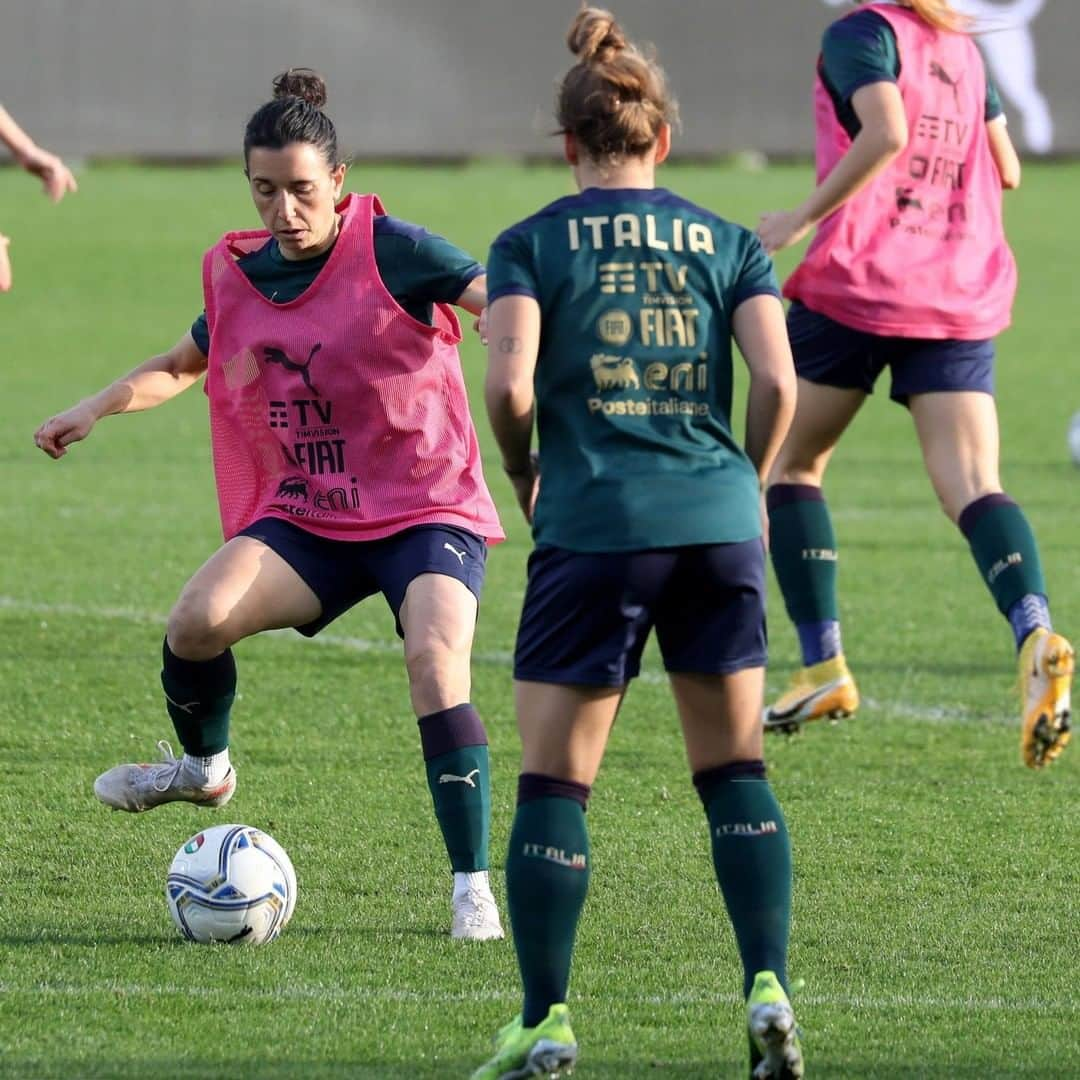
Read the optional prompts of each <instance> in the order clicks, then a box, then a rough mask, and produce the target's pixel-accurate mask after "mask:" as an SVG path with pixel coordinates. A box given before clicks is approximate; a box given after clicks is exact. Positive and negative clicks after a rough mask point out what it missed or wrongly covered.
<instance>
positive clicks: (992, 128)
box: [986, 116, 1020, 190]
mask: <svg viewBox="0 0 1080 1080" xmlns="http://www.w3.org/2000/svg"><path fill="white" fill-rule="evenodd" d="M986 134H987V137H988V138H989V140H990V156H991V157H992V158H993V159H994V164H995V165H996V166H997V171H998V176H1000V177H1001V186H1002V187H1003V188H1009V189H1010V190H1012V189H1015V188H1018V187H1019V186H1020V157H1019V155H1018V154H1017V153H1016V147H1015V146H1013V141H1012V138H1011V137H1010V136H1009V129H1008V127H1007V126H1006V123H1005V117H1004V116H995V117H994V119H993V120H989V121H987V124H986Z"/></svg>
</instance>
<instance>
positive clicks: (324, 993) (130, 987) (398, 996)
mask: <svg viewBox="0 0 1080 1080" xmlns="http://www.w3.org/2000/svg"><path fill="white" fill-rule="evenodd" d="M4 994H10V995H13V996H18V997H32V998H33V997H37V998H61V999H63V998H67V999H73V998H84V997H101V996H103V995H107V994H118V995H121V996H125V997H128V996H130V997H186V998H192V997H194V998H205V999H209V1000H213V999H216V998H226V997H227V998H229V999H230V1000H234V999H236V998H248V999H257V1000H258V999H265V1000H271V1001H282V1000H285V1001H385V1002H391V1003H393V1002H405V1003H417V1004H419V1003H429V1002H430V1003H434V1004H443V1003H451V1002H470V1001H472V1002H485V1001H516V1000H518V999H519V998H520V996H521V994H520V991H512V990H466V991H452V990H405V989H396V988H394V987H364V986H327V985H322V984H319V983H315V984H311V985H304V984H299V985H297V984H295V983H293V984H290V985H288V986H280V987H258V988H252V989H248V990H237V989H236V988H235V987H222V988H216V987H213V986H195V985H186V984H185V985H183V986H180V985H175V984H169V983H162V984H153V983H126V982H119V981H112V980H105V981H96V982H88V983H68V982H54V983H38V984H36V985H32V986H18V985H15V984H13V983H9V982H3V983H0V995H4ZM574 997H575V999H577V1000H579V1001H596V1002H604V1001H616V1002H623V1003H626V1004H630V1005H642V1006H669V1007H678V1006H682V1005H740V1004H741V1003H742V998H741V997H739V996H738V995H737V994H733V993H732V994H706V993H695V992H692V991H690V992H684V993H674V994H620V993H618V992H615V993H604V994H589V993H576V992H575V994H574ZM793 1000H794V1002H795V1004H796V1005H797V1006H799V1005H805V1006H807V1007H811V1008H815V1007H822V1008H842V1009H852V1010H856V1009H875V1010H898V1009H922V1010H928V1011H934V1012H938V1011H944V1012H956V1013H961V1012H991V1013H994V1012H997V1013H1042V1014H1045V1015H1047V1016H1054V1015H1061V1014H1062V1013H1080V998H1075V999H1066V1000H1064V1001H1049V1000H1046V999H1041V998H1004V997H986V998H980V997H941V996H937V995H928V996H926V997H922V996H919V995H916V994H881V995H874V996H868V995H861V994H856V995H845V994H839V995H833V994H808V993H797V994H796V996H795V998H794V999H793Z"/></svg>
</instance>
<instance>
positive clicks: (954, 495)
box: [908, 391, 1001, 521]
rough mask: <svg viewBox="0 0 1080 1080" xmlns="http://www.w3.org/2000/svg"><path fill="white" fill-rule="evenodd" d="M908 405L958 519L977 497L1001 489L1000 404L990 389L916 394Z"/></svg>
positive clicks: (933, 476)
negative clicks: (998, 417) (997, 404)
mask: <svg viewBox="0 0 1080 1080" xmlns="http://www.w3.org/2000/svg"><path fill="white" fill-rule="evenodd" d="M908 408H909V409H910V410H911V416H912V419H913V420H914V421H915V429H916V431H917V432H918V434H919V443H920V445H921V447H922V454H923V461H925V463H926V471H927V473H928V474H929V476H930V482H931V483H932V484H933V485H934V491H935V492H936V493H937V496H938V498H939V499H940V500H941V505H942V508H943V509H944V511H945V513H946V514H947V515H948V516H949V518H950V519H951V520H952V521H957V520H958V519H959V517H960V514H961V512H962V511H963V509H964V507H965V506H967V505H969V504H970V503H972V502H974V501H975V500H976V499H979V498H982V496H984V495H991V494H993V493H995V492H998V491H1000V490H1001V479H1000V475H999V470H998V454H999V444H1000V440H999V434H998V419H997V407H996V405H995V404H994V399H993V398H992V397H991V396H990V395H989V394H986V393H979V392H971V391H957V392H951V393H926V394H915V395H913V396H912V397H911V398H910V399H909V401H908Z"/></svg>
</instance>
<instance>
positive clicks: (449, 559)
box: [35, 69, 503, 940]
mask: <svg viewBox="0 0 1080 1080" xmlns="http://www.w3.org/2000/svg"><path fill="white" fill-rule="evenodd" d="M275 91H276V94H275V99H274V100H273V101H271V102H269V103H268V104H266V105H264V106H263V107H262V108H261V109H259V110H258V111H257V112H256V113H255V114H254V116H252V118H251V120H250V121H249V123H248V127H247V132H246V134H245V139H244V161H245V166H246V171H247V175H248V179H249V182H250V185H251V192H252V197H253V199H254V202H255V205H256V207H257V209H258V211H259V215H260V217H261V218H262V221H263V223H264V225H265V226H266V230H265V231H258V232H238V233H229V234H228V235H226V236H225V237H224V238H223V239H222V240H221V241H220V242H219V243H217V244H216V245H214V247H213V248H211V249H210V251H209V252H207V254H206V257H205V259H204V263H203V291H204V298H205V302H206V311H205V315H204V316H200V318H199V319H198V320H196V322H195V324H194V325H193V327H192V330H191V332H190V333H188V334H185V335H184V337H183V338H182V339H181V340H180V342H179V343H178V344H177V345H176V346H174V347H173V348H172V349H171V350H169V351H168V352H167V353H165V354H164V355H162V356H158V357H154V358H152V359H150V360H148V361H146V362H145V363H143V364H141V365H140V366H139V367H137V368H136V369H135V370H134V371H133V372H131V373H130V374H128V375H127V376H125V377H123V378H121V379H119V380H117V381H116V382H114V383H112V384H111V385H110V386H108V387H106V388H105V389H104V390H102V391H101V392H99V393H98V394H95V395H94V396H92V397H90V398H87V399H86V400H85V401H82V402H80V403H79V404H78V405H76V406H74V407H73V408H71V409H68V410H67V411H66V412H64V413H61V414H59V415H58V416H55V417H53V418H52V419H50V420H48V421H46V422H45V423H44V424H43V425H42V426H41V428H40V429H39V430H38V432H37V434H36V436H35V439H36V442H37V444H38V445H39V446H40V447H41V448H42V449H43V450H44V451H45V452H46V453H47V454H49V455H50V456H52V457H57V458H58V457H61V456H62V455H63V454H64V453H65V452H66V447H67V446H68V445H70V444H71V443H73V442H76V441H78V440H80V439H83V438H85V437H86V436H87V435H88V434H89V432H90V430H91V428H92V427H93V426H94V424H95V423H96V422H97V420H99V419H100V418H101V417H103V416H106V415H109V414H111V413H117V412H133V411H135V410H138V409H145V408H151V407H153V406H155V405H159V404H161V403H162V402H164V401H167V400H169V399H170V398H172V397H173V396H175V395H176V394H177V393H179V392H180V391H181V390H183V389H185V388H187V387H188V386H191V385H192V384H193V383H194V382H195V381H196V380H197V379H198V378H199V376H201V375H203V374H204V373H205V375H206V382H205V389H206V393H207V396H208V399H209V406H210V431H211V439H212V445H213V458H214V476H215V480H216V484H217V493H218V501H219V506H220V511H221V521H222V527H223V531H224V534H225V541H226V543H225V544H224V546H223V547H221V548H220V549H219V550H218V551H217V553H216V554H214V555H213V556H212V557H211V558H210V559H209V560H208V561H207V562H206V564H205V565H204V566H203V567H202V568H201V569H200V570H198V571H197V572H196V574H195V576H194V577H193V578H192V579H191V580H190V581H189V582H188V583H187V585H186V586H185V587H184V589H183V591H182V592H181V594H180V598H179V599H178V600H177V602H176V605H175V606H174V608H173V610H172V612H171V614H170V616H169V624H168V631H167V634H166V638H165V643H164V647H163V657H164V666H163V671H162V685H163V687H164V690H165V697H166V706H167V709H168V712H169V714H170V716H171V718H172V721H173V725H174V727H175V729H176V733H177V736H178V738H179V740H180V743H181V744H182V746H183V748H184V755H183V757H182V758H180V759H176V758H174V757H173V755H172V751H171V749H169V747H168V744H165V743H163V744H160V745H161V746H162V748H163V751H164V754H165V761H164V762H163V763H161V764H157V765H132V764H129V765H119V766H117V767H115V768H113V769H110V770H109V771H108V772H106V773H104V774H102V775H101V776H99V777H98V779H97V782H96V783H95V785H94V789H95V792H96V793H97V795H98V797H99V798H100V799H101V800H102V801H103V802H105V803H107V804H108V805H110V806H113V807H116V808H117V809H121V810H128V811H142V810H149V809H152V808H153V807H155V806H158V805H160V804H161V803H163V802H171V801H176V800H183V801H187V802H193V803H197V804H201V805H205V806H221V805H223V804H224V803H225V802H227V801H228V800H229V799H230V798H231V797H232V794H233V791H234V788H235V786H236V772H235V769H234V768H233V767H232V765H231V764H230V761H229V751H228V744H229V719H230V711H231V706H232V702H233V698H234V695H235V691H236V665H235V663H234V660H233V656H232V651H231V646H232V645H234V644H235V643H236V642H238V641H240V640H241V639H243V638H245V637H249V636H250V635H252V634H256V633H258V632H259V631H261V630H267V629H272V628H277V627H286V626H292V627H295V628H296V629H298V630H299V631H300V632H301V633H302V634H305V635H308V636H311V635H313V634H316V633H317V632H318V631H319V630H321V629H322V628H323V627H324V626H326V624H327V623H329V622H330V621H331V620H333V619H335V618H336V617H337V616H338V615H341V614H342V613H343V612H345V611H347V610H348V609H349V608H351V607H352V606H353V605H355V604H356V603H358V602H359V601H360V600H362V599H364V598H365V597H367V596H370V595H372V594H374V593H377V592H381V593H382V594H383V595H384V596H385V598H386V600H387V602H388V604H389V606H390V608H391V610H392V611H393V614H394V617H395V620H396V625H397V631H398V633H399V635H400V636H401V637H402V638H403V639H404V651H405V664H406V668H407V671H408V676H409V689H410V695H411V699H412V705H413V708H414V710H415V712H416V715H417V717H418V721H419V728H420V741H421V746H422V749H423V754H424V758H425V763H426V771H427V778H428V784H429V787H430V790H431V794H432V799H433V802H434V805H435V813H436V817H437V818H438V821H439V825H440V827H441V829H442V832H443V837H444V840H445V843H446V848H447V853H448V855H449V857H450V864H451V869H452V871H453V874H454V891H453V898H452V907H453V922H452V927H451V933H452V934H453V936H454V937H458V938H470V939H474V940H482V939H486V938H493V937H501V936H502V929H501V926H500V921H499V915H498V911H497V909H496V907H495V902H494V900H493V898H492V894H491V889H490V885H489V882H488V850H487V848H488V833H489V822H490V807H491V794H490V781H489V768H488V754H487V735H486V732H485V729H484V724H483V722H482V721H481V719H480V716H479V714H478V713H477V711H476V709H475V708H474V707H473V705H472V704H471V703H470V684H471V680H470V656H471V650H472V641H473V632H474V628H475V623H476V615H477V606H478V600H479V594H480V589H481V586H482V583H483V579H484V567H485V559H486V549H487V545H488V544H489V543H494V542H497V541H499V540H501V539H502V538H503V533H502V529H501V527H500V525H499V520H498V516H497V514H496V511H495V507H494V505H493V503H492V500H491V497H490V495H489V494H488V490H487V487H486V486H485V483H484V477H483V473H482V470H481V465H480V453H479V447H478V444H477V439H476V432H475V430H474V427H473V423H472V419H471V417H470V414H469V406H468V399H467V397H466V392H465V384H464V378H463V376H462V371H461V365H460V362H459V359H458V352H457V345H458V342H459V341H460V339H461V335H460V328H459V325H458V321H457V318H456V316H455V314H454V312H453V310H452V308H451V307H450V304H451V303H453V304H457V305H458V306H460V307H462V308H464V309H465V310H467V311H469V312H471V313H473V314H478V313H479V312H480V311H481V310H482V309H483V306H484V304H485V302H486V296H487V294H486V288H485V282H486V278H485V276H484V273H483V268H482V267H480V266H479V265H478V264H476V263H475V262H473V261H472V260H471V259H470V258H469V257H468V256H465V255H464V253H462V252H460V251H459V250H458V249H456V248H453V246H452V245H449V244H447V243H446V241H443V240H442V239H441V238H439V237H433V236H432V235H431V234H428V233H426V232H425V231H424V230H422V229H420V228H419V227H417V226H413V225H409V224H408V223H405V222H400V221H399V220H398V219H393V218H390V217H389V216H388V215H386V214H385V213H384V211H383V208H382V206H381V204H380V202H379V200H378V199H377V198H376V197H375V196H374V195H349V196H347V197H346V198H344V199H342V187H343V184H344V180H345V169H346V167H345V164H344V163H343V162H342V161H341V160H340V158H339V156H338V149H337V137H336V133H335V131H334V126H333V124H332V122H331V121H330V119H329V118H328V117H327V116H326V115H325V113H324V112H323V111H322V105H323V104H324V102H325V99H326V92H325V85H324V84H323V81H322V79H321V78H320V77H319V76H317V75H315V74H314V73H313V72H307V71H304V70H302V69H301V70H294V71H290V72H286V73H285V74H284V75H283V76H279V78H278V79H277V80H276V81H275Z"/></svg>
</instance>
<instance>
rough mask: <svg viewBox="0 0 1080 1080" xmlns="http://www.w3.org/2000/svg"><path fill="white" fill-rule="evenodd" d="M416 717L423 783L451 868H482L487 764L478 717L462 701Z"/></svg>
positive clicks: (487, 807) (488, 799)
mask: <svg viewBox="0 0 1080 1080" xmlns="http://www.w3.org/2000/svg"><path fill="white" fill-rule="evenodd" d="M418 723H419V725H420V741H421V744H422V745H423V749H424V767H425V768H426V770H427V781H428V788H429V789H430V790H431V801H432V802H433V803H434V805H435V818H436V820H437V821H438V822H439V828H440V829H441V830H442V834H443V841H444V843H445V844H446V853H447V855H449V856H450V869H451V870H454V871H455V872H456V871H464V872H466V873H468V872H472V871H475V870H486V869H487V868H488V834H489V830H490V827H491V770H490V767H489V765H488V748H487V732H486V731H485V730H484V724H483V721H482V720H481V719H480V715H479V714H478V713H477V711H476V710H475V709H474V708H473V707H472V705H470V704H468V703H467V702H466V703H465V704H463V705H454V706H453V707H451V708H449V709H442V710H440V711H439V712H437V713H431V714H430V715H428V716H422V717H421V718H420V720H419V721H418Z"/></svg>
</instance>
